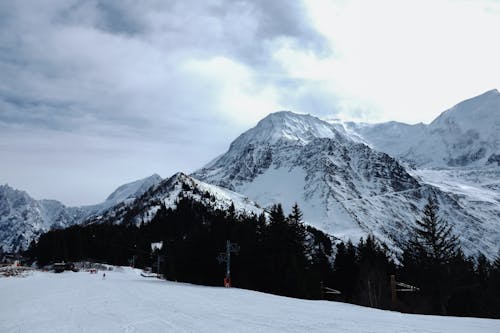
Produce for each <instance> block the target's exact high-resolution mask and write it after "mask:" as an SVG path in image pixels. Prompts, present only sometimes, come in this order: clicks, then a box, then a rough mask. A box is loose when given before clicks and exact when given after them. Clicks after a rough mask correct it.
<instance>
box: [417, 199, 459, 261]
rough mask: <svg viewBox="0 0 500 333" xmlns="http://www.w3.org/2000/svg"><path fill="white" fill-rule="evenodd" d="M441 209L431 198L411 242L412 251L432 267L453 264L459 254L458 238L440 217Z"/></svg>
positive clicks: (418, 221)
mask: <svg viewBox="0 0 500 333" xmlns="http://www.w3.org/2000/svg"><path fill="white" fill-rule="evenodd" d="M438 211H439V207H438V205H437V203H436V201H435V199H433V198H432V197H430V196H429V198H428V201H427V204H426V205H425V207H424V210H423V217H422V219H421V220H417V221H416V224H417V225H416V227H415V228H414V229H413V237H412V239H411V240H410V243H409V246H410V249H409V250H410V251H411V252H413V253H414V254H415V255H416V256H417V257H418V258H420V259H423V260H425V261H426V262H427V263H428V264H430V265H436V264H437V265H440V264H446V263H449V262H451V261H452V260H453V259H454V258H456V257H457V255H458V252H459V242H458V238H457V236H455V235H454V234H453V228H452V226H451V225H449V224H448V222H447V221H446V220H444V219H443V218H440V217H439V216H438Z"/></svg>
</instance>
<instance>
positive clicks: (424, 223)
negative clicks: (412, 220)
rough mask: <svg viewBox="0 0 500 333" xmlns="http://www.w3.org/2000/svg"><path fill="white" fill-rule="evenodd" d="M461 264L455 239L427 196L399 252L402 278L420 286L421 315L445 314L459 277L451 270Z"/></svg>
mask: <svg viewBox="0 0 500 333" xmlns="http://www.w3.org/2000/svg"><path fill="white" fill-rule="evenodd" d="M463 261H464V256H463V253H462V252H461V250H460V247H459V242H458V238H457V236H455V235H454V234H453V229H452V227H451V225H449V224H448V222H447V221H446V220H445V219H443V218H440V217H439V206H438V204H437V202H436V200H435V199H434V198H432V197H431V196H429V198H428V199H427V204H426V205H425V206H424V209H423V216H422V218H421V219H420V220H417V221H416V226H415V227H414V228H413V230H412V235H411V238H410V241H409V242H408V244H407V246H406V249H405V251H404V253H403V260H402V262H403V265H404V270H403V274H404V277H405V278H407V279H408V281H410V282H413V283H416V284H417V285H419V286H421V295H422V297H423V298H424V299H425V300H426V301H425V302H426V303H425V304H424V305H422V307H423V308H422V309H423V311H425V312H429V311H430V312H432V313H437V314H442V315H445V314H446V313H447V303H448V301H449V299H450V297H451V294H452V290H453V288H455V287H456V284H457V283H459V282H458V279H459V277H457V276H456V274H453V272H452V271H453V268H454V267H458V263H461V262H463Z"/></svg>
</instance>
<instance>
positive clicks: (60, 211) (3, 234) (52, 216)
mask: <svg viewBox="0 0 500 333" xmlns="http://www.w3.org/2000/svg"><path fill="white" fill-rule="evenodd" d="M160 181H161V177H160V176H158V175H152V176H150V177H147V178H144V179H141V180H138V181H135V182H132V183H129V184H125V185H122V186H120V187H119V188H118V189H117V190H116V191H114V192H113V193H112V194H111V195H110V196H109V197H108V198H107V199H106V201H104V202H102V203H100V204H96V205H91V206H82V207H66V206H65V205H63V204H62V203H60V202H59V201H56V200H35V199H33V198H32V197H30V196H29V195H28V194H27V193H26V192H24V191H19V190H16V189H13V188H12V187H10V186H8V185H0V248H1V249H3V250H4V251H7V252H14V251H18V250H20V249H26V248H27V247H28V246H29V244H30V242H31V241H32V240H34V239H37V238H38V236H39V235H40V234H42V233H44V232H46V231H48V230H50V229H51V228H63V227H68V226H71V225H73V224H76V223H80V222H82V221H83V220H84V219H86V218H89V217H90V216H93V215H95V214H100V213H102V212H103V211H105V210H107V209H109V208H111V207H113V206H115V205H116V204H119V203H121V202H128V201H133V200H134V198H136V197H139V196H141V195H142V194H143V193H144V192H145V191H146V190H147V189H148V188H149V187H151V186H153V185H155V184H158V183H159V182H160Z"/></svg>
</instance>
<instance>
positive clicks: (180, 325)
mask: <svg viewBox="0 0 500 333" xmlns="http://www.w3.org/2000/svg"><path fill="white" fill-rule="evenodd" d="M0 295H2V297H1V298H0V331H1V332H5V333H10V332H12V333H14V332H26V333H29V332H37V333H44V332H72V333H73V332H331V333H336V332H342V333H351V332H352V333H354V332H356V333H362V332H371V333H379V332H380V333H382V332H383V333H390V332H415V333H417V332H418V333H430V332H432V333H439V332H456V333H461V332H464V333H470V332H474V333H483V332H485V333H486V332H498V331H499V329H500V320H494V319H478V318H457V317H444V316H424V315H411V314H402V313H399V312H392V311H383V310H378V309H371V308H365V307H360V306H356V305H351V304H346V303H337V302H327V301H308V300H300V299H293V298H287V297H280V296H274V295H269V294H264V293H259V292H254V291H250V290H243V289H237V288H230V289H228V288H222V287H203V286H195V285H190V284H182V283H175V282H168V281H163V280H157V279H148V278H143V277H140V275H139V272H138V271H137V270H133V269H130V268H122V269H118V270H117V271H106V279H105V280H102V278H101V274H97V275H94V274H89V273H87V272H78V273H73V272H65V273H61V274H54V273H42V272H36V273H34V274H33V275H31V276H28V277H26V278H0Z"/></svg>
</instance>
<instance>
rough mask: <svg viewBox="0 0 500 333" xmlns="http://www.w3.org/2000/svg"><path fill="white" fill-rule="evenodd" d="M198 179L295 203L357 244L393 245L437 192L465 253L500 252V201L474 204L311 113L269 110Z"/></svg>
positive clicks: (311, 219)
mask: <svg viewBox="0 0 500 333" xmlns="http://www.w3.org/2000/svg"><path fill="white" fill-rule="evenodd" d="M318 129H321V130H318ZM294 133H296V134H294ZM193 176H194V177H196V178H198V179H201V180H203V181H205V182H209V183H212V184H216V185H220V186H224V187H227V188H230V189H232V190H234V191H236V192H239V193H242V194H244V195H247V196H248V197H249V198H250V199H252V200H255V201H256V202H258V203H259V204H261V205H262V206H265V207H267V206H269V205H271V204H273V203H277V202H281V203H283V204H284V206H285V209H286V208H289V207H291V205H292V204H293V203H294V202H297V203H298V204H299V206H300V207H301V208H302V209H303V210H304V219H305V221H306V222H307V223H309V224H311V225H313V226H315V227H318V228H320V229H322V230H323V231H325V232H327V233H330V234H332V235H335V236H337V237H340V238H342V239H347V238H350V239H352V240H354V241H357V240H358V239H359V237H361V236H366V235H368V234H374V235H375V236H376V237H378V238H379V239H381V240H383V241H385V242H387V243H389V244H390V245H393V248H394V249H398V248H399V245H400V244H401V242H403V241H404V240H405V239H406V236H407V235H408V231H409V229H410V228H411V227H412V226H413V224H414V221H415V220H416V219H417V218H419V217H420V213H421V209H422V206H423V204H424V203H425V200H426V198H427V197H428V196H429V195H431V194H432V195H436V196H437V199H438V201H439V203H440V204H441V208H442V214H443V215H444V216H446V218H447V219H448V220H449V221H450V222H451V223H453V225H454V227H455V232H456V233H457V234H458V235H459V236H460V237H461V241H462V245H463V247H464V250H465V252H466V253H467V254H474V255H475V254H477V252H478V251H480V252H483V253H485V254H486V255H487V256H488V257H493V256H495V255H496V254H497V252H498V244H499V242H500V230H499V228H498V225H497V223H495V222H491V221H492V220H497V219H498V216H499V215H500V207H499V205H498V204H492V205H491V207H488V209H485V210H483V209H482V208H484V207H479V208H478V209H475V208H474V207H473V208H474V209H470V208H471V205H470V202H468V201H467V200H463V198H462V197H461V196H460V195H458V194H457V193H453V192H451V191H443V190H442V189H441V188H440V187H438V186H434V185H433V184H429V183H426V182H425V181H424V180H423V179H422V178H420V177H418V175H415V176H412V175H411V174H410V173H408V172H407V170H406V169H405V167H404V166H403V165H401V164H400V163H399V162H398V161H397V160H395V159H394V158H392V157H390V156H389V155H387V154H385V153H381V152H378V151H376V150H374V149H372V148H370V147H368V146H367V145H365V144H362V143H359V140H358V139H357V138H356V137H354V136H353V135H351V134H349V132H348V131H339V126H338V125H335V124H329V123H327V122H324V121H322V120H320V119H318V118H315V117H313V116H308V115H296V114H293V113H291V112H279V113H275V114H271V115H270V116H268V117H266V118H265V119H263V120H262V121H260V122H259V123H258V124H257V126H256V127H254V128H252V129H250V130H249V131H247V132H246V133H244V134H242V135H241V136H240V137H238V138H237V139H236V140H235V141H234V142H233V143H232V144H231V146H230V148H229V151H228V152H227V153H225V154H224V155H222V156H221V157H219V158H218V159H216V160H215V161H213V162H211V163H210V164H209V165H207V166H206V167H204V168H202V169H200V170H198V171H197V172H195V173H194V174H193Z"/></svg>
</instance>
